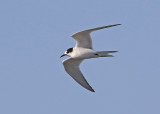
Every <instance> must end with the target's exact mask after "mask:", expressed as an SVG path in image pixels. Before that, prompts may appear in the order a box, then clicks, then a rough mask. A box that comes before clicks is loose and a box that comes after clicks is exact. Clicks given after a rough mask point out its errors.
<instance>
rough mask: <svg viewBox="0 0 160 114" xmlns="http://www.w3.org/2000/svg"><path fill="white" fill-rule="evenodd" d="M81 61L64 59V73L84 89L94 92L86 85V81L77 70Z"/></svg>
mask: <svg viewBox="0 0 160 114" xmlns="http://www.w3.org/2000/svg"><path fill="white" fill-rule="evenodd" d="M82 61H83V59H78V60H77V59H72V58H69V59H66V60H64V61H63V66H64V69H65V70H66V72H67V73H68V74H69V75H70V76H71V77H72V78H73V79H74V80H75V81H76V82H78V83H79V84H80V85H81V86H83V87H84V88H86V89H88V90H90V91H92V92H94V90H93V89H92V87H91V86H90V85H89V84H88V82H87V80H86V79H85V78H84V76H83V74H82V73H81V71H80V69H79V65H80V63H81V62H82Z"/></svg>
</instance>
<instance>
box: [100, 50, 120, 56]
mask: <svg viewBox="0 0 160 114" xmlns="http://www.w3.org/2000/svg"><path fill="white" fill-rule="evenodd" d="M115 52H118V51H98V52H97V54H98V56H99V57H114V56H113V55H110V53H115Z"/></svg>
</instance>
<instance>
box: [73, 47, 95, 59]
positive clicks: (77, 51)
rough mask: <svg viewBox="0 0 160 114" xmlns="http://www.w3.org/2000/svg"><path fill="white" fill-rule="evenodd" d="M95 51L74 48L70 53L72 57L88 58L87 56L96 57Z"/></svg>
mask: <svg viewBox="0 0 160 114" xmlns="http://www.w3.org/2000/svg"><path fill="white" fill-rule="evenodd" d="M95 54H96V51H94V50H92V49H87V48H74V49H73V53H72V55H71V57H72V58H77V59H88V58H96V57H98V56H97V55H95Z"/></svg>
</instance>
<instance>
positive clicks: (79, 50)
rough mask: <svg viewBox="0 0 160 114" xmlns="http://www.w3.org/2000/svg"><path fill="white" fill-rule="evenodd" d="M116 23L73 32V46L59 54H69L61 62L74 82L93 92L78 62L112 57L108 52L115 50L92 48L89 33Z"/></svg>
mask: <svg viewBox="0 0 160 114" xmlns="http://www.w3.org/2000/svg"><path fill="white" fill-rule="evenodd" d="M117 25H120V24H116V25H108V26H103V27H98V28H93V29H88V30H84V31H80V32H77V33H75V34H73V35H72V37H73V38H74V39H75V40H76V46H75V47H74V48H69V49H68V50H66V51H65V53H64V54H63V55H62V56H61V57H63V56H65V55H67V56H70V58H68V59H66V60H64V61H63V62H62V63H63V66H64V69H65V70H66V72H67V73H68V74H69V75H70V76H71V77H72V78H73V79H74V80H75V81H76V82H78V83H79V84H80V85H81V86H83V87H84V88H86V89H88V90H90V91H92V92H94V90H93V89H92V87H91V86H90V85H89V84H88V82H87V81H86V79H85V78H84V76H83V74H82V73H81V71H80V69H79V65H80V63H81V62H82V61H83V60H84V59H89V58H98V57H113V56H112V55H110V53H114V52H117V51H95V50H93V49H92V40H91V37H90V33H91V32H92V31H95V30H99V29H103V28H108V27H112V26H117Z"/></svg>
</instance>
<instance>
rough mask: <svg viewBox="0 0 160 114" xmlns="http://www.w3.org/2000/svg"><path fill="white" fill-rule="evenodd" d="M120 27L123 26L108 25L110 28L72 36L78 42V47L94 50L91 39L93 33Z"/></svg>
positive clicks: (90, 30)
mask: <svg viewBox="0 0 160 114" xmlns="http://www.w3.org/2000/svg"><path fill="white" fill-rule="evenodd" d="M118 25H121V24H115V25H108V26H103V27H97V28H93V29H88V30H83V31H80V32H76V33H74V34H73V35H72V37H73V38H74V39H75V40H76V47H83V48H89V49H92V40H91V37H90V33H91V32H93V31H96V30H100V29H104V28H109V27H113V26H118Z"/></svg>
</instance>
